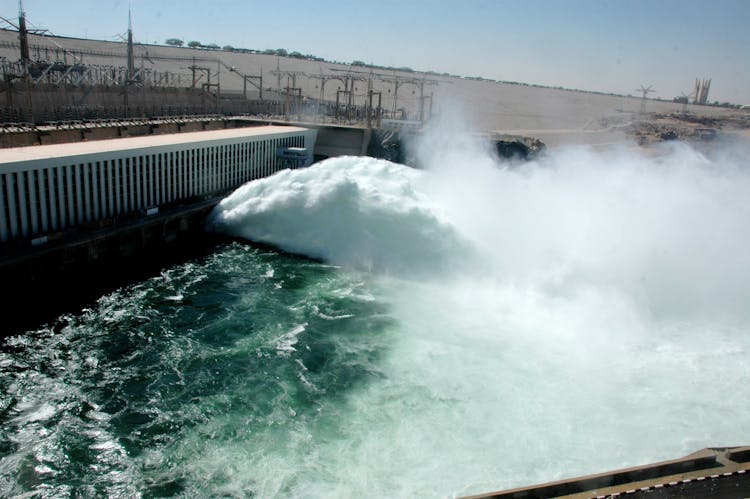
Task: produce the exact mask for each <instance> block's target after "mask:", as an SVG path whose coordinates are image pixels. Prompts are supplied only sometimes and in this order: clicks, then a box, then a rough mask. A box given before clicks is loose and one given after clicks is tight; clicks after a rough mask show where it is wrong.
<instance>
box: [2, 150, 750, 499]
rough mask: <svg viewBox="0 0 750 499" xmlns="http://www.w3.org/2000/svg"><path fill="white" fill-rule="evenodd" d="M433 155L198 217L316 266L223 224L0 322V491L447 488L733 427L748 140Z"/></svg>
mask: <svg viewBox="0 0 750 499" xmlns="http://www.w3.org/2000/svg"><path fill="white" fill-rule="evenodd" d="M457 151H458V152H460V154H459V153H458V152H456V153H455V154H447V155H445V158H443V159H444V160H445V161H443V160H441V159H440V158H436V159H435V160H434V162H435V165H436V166H435V169H433V170H426V171H416V170H412V169H409V168H407V167H405V166H402V165H396V164H392V163H387V162H384V161H378V160H374V159H372V158H355V157H345V158H337V159H334V160H328V161H324V162H321V163H318V164H316V165H313V166H312V167H310V168H307V169H302V170H294V171H284V172H280V173H278V174H276V175H274V176H272V177H269V178H267V179H262V180H258V181H254V182H252V183H250V184H247V185H246V186H244V187H242V188H240V189H238V190H237V191H236V192H235V193H234V194H232V195H231V196H229V197H228V198H227V199H225V200H224V201H223V202H222V203H221V204H220V205H219V206H218V207H217V210H216V212H215V218H214V220H213V221H214V222H215V223H216V226H214V228H216V227H219V228H220V229H222V230H223V231H225V233H227V234H230V235H233V236H236V237H243V238H245V239H247V240H253V241H259V242H263V243H265V244H269V245H272V246H273V247H277V248H283V249H285V250H286V251H290V252H293V253H295V254H300V255H311V256H315V257H318V258H320V260H312V259H307V258H304V257H295V256H290V255H289V254H287V253H282V252H277V251H272V250H268V249H258V248H256V247H252V246H249V245H245V244H243V243H232V244H230V245H227V246H224V247H221V248H219V249H217V250H216V251H215V252H214V253H213V254H211V255H210V256H208V257H206V258H203V259H199V260H195V261H192V262H190V263H186V264H181V265H175V266H173V267H171V268H169V269H167V270H166V271H164V272H163V273H162V274H161V275H158V276H155V277H153V278H151V279H147V280H145V281H142V282H140V283H138V284H136V285H133V286H130V287H127V288H124V289H121V290H119V291H117V292H115V293H111V294H108V295H106V296H102V297H101V298H100V299H99V301H98V302H97V303H96V304H95V305H94V306H92V307H90V308H89V309H87V310H85V311H83V312H82V313H78V314H74V315H69V316H65V317H61V318H60V319H59V320H58V321H57V322H55V323H54V324H50V325H49V327H45V328H42V329H40V330H38V331H30V332H28V333H26V334H24V335H22V336H19V337H15V338H11V339H9V340H8V341H6V342H5V344H4V345H3V347H2V349H0V370H1V371H2V373H1V375H0V496H10V497H12V496H15V495H20V496H21V497H124V498H130V497H185V498H193V497H259V498H266V497H279V498H286V497H295V498H297V497H300V498H331V497H334V498H349V497H378V498H380V497H388V498H391V497H393V498H396V497H398V498H415V497H425V498H434V497H459V496H464V495H470V494H476V493H481V492H487V491H492V490H499V489H506V488H510V487H517V486H523V485H529V484H534V483H540V482H546V481H551V480H556V479H561V478H564V477H571V476H577V475H582V474H587V473H597V472H604V471H607V470H612V469H617V468H623V467H627V466H635V465H639V464H645V463H649V462H653V461H659V460H665V459H670V458H676V457H679V456H683V455H686V454H689V453H691V452H694V451H696V450H698V449H701V448H704V447H709V446H714V447H718V446H733V445H744V444H747V443H748V442H749V441H750V434H749V433H748V431H747V429H746V426H747V425H746V422H747V414H748V413H750V388H749V387H750V363H748V362H747V356H748V352H750V334H748V332H749V331H750V312H749V310H750V309H748V306H747V305H748V303H750V253H748V251H747V249H746V248H747V246H748V244H749V242H750V230H748V224H747V214H748V213H750V196H748V195H747V194H748V192H750V169H748V167H747V166H746V165H747V161H746V158H747V157H749V156H748V154H745V153H744V152H743V153H742V154H737V155H736V156H730V157H726V158H725V157H720V158H718V159H716V160H714V159H711V158H709V157H706V156H704V155H703V154H702V153H699V152H697V151H694V150H692V149H690V148H689V147H687V146H685V145H680V144H674V145H672V146H671V149H667V150H665V151H663V154H662V155H661V156H657V157H650V156H648V157H644V156H634V155H632V153H630V152H628V151H625V152H621V153H616V152H615V153H607V154H604V153H595V152H592V151H589V150H585V149H573V150H568V151H562V152H560V153H559V154H557V155H556V156H549V157H547V158H544V159H542V160H540V163H530V164H526V165H524V166H523V167H520V166H516V167H513V168H506V167H504V166H503V165H498V164H497V163H496V162H495V161H494V160H493V159H492V158H488V157H485V156H482V155H481V154H478V153H476V154H474V155H472V154H470V151H465V150H460V149H459V150H457ZM740 152H742V151H740ZM446 158H447V159H446ZM451 158H452V159H451ZM467 158H468V159H467ZM448 160H450V161H448ZM441 161H442V163H441ZM446 161H447V162H446ZM323 261H325V262H328V263H322V262H323ZM25 494H29V495H25Z"/></svg>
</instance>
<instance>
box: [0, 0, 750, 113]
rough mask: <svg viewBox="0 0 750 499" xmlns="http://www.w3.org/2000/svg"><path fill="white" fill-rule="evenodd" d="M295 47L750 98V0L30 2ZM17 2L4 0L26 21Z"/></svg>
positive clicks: (622, 87) (108, 22)
mask: <svg viewBox="0 0 750 499" xmlns="http://www.w3.org/2000/svg"><path fill="white" fill-rule="evenodd" d="M128 5H130V6H131V9H132V13H133V29H134V33H135V38H136V40H137V41H140V42H149V43H154V42H157V43H163V42H164V40H165V39H167V38H172V37H176V38H181V39H183V40H184V41H185V42H186V43H187V42H188V41H190V40H197V41H200V42H202V43H204V44H209V43H216V44H218V45H221V46H223V45H232V46H235V47H244V48H252V49H266V48H285V49H287V50H289V51H293V50H297V51H299V52H302V53H305V54H308V53H309V54H314V55H317V56H320V57H324V58H325V59H328V60H335V61H342V62H351V61H352V60H362V61H365V62H372V63H374V64H378V65H384V66H409V67H412V68H414V69H418V70H434V71H438V72H441V73H442V72H449V73H454V74H460V75H468V76H483V77H485V78H491V79H499V80H506V81H518V82H527V83H537V84H542V85H551V86H558V85H559V86H563V87H567V88H581V89H587V90H600V91H605V92H616V93H622V94H629V93H631V94H634V95H636V94H637V92H636V91H635V90H636V89H637V88H638V87H640V86H641V85H652V86H653V88H654V89H655V90H656V93H654V94H651V96H652V97H653V96H660V97H663V98H670V99H671V98H672V97H675V96H678V95H680V93H681V92H685V93H689V92H691V91H692V90H693V85H694V82H695V79H696V78H699V77H700V78H712V79H713V81H712V84H711V93H710V95H709V100H710V101H714V100H718V101H720V102H723V101H730V102H734V103H741V104H750V55H748V48H749V47H750V24H749V23H750V0H711V1H708V0H705V1H698V0H630V1H628V0H378V1H372V0H370V1H360V0H336V1H334V0H308V1H302V0H285V1H268V0H264V1H255V0H245V1H240V0H212V1H207V0H201V1H197V0H130V1H128V0H68V1H64V0H25V1H24V8H25V10H26V14H27V17H28V19H29V21H30V22H31V23H33V24H34V25H35V26H37V27H42V28H46V29H49V30H50V31H51V32H52V33H54V34H58V35H66V36H81V37H84V36H87V37H91V38H97V39H102V40H116V39H118V38H117V35H118V34H122V33H124V32H125V31H126V30H127V17H128ZM17 10H18V2H17V1H16V0H0V15H1V16H3V17H6V18H8V17H16V16H17Z"/></svg>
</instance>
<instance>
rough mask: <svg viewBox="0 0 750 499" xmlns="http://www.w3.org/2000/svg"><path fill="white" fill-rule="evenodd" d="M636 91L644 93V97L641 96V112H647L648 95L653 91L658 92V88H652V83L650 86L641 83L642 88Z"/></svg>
mask: <svg viewBox="0 0 750 499" xmlns="http://www.w3.org/2000/svg"><path fill="white" fill-rule="evenodd" d="M636 92H642V93H643V97H642V98H641V110H640V114H643V113H645V112H646V95H647V94H650V93H651V92H656V90H654V89H653V88H651V85H649V86H648V87H644V86H643V85H641V88H638V89H636Z"/></svg>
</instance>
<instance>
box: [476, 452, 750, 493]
mask: <svg viewBox="0 0 750 499" xmlns="http://www.w3.org/2000/svg"><path fill="white" fill-rule="evenodd" d="M550 497H565V498H567V499H589V498H597V499H599V498H602V499H603V498H614V497H628V498H631V497H632V498H636V497H650V498H686V497H701V498H706V497H715V498H730V497H731V498H735V497H736V498H743V497H750V447H721V448H708V449H703V450H700V451H698V452H695V453H693V454H690V455H689V456H685V457H683V458H680V459H673V460H670V461H662V462H658V463H652V464H648V465H645V466H636V467H633V468H627V469H622V470H617V471H610V472H607V473H600V474H596V475H588V476H583V477H576V478H570V479H567V480H560V481H557V482H550V483H545V484H541V485H534V486H531V487H521V488H517V489H512V490H504V491H497V492H489V493H486V494H477V495H473V496H468V497H465V498H463V499H490V498H493V499H518V498H526V499H532V498H537V499H542V498H550Z"/></svg>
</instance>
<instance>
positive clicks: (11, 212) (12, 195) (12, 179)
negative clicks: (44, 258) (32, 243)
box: [5, 173, 18, 239]
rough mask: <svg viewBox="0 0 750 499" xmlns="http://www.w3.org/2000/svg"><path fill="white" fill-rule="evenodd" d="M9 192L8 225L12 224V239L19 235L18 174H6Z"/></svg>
mask: <svg viewBox="0 0 750 499" xmlns="http://www.w3.org/2000/svg"><path fill="white" fill-rule="evenodd" d="M5 182H6V184H7V188H8V189H7V193H8V225H9V226H10V227H9V228H10V239H15V238H16V237H18V218H17V215H16V174H15V173H8V174H7V175H5Z"/></svg>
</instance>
